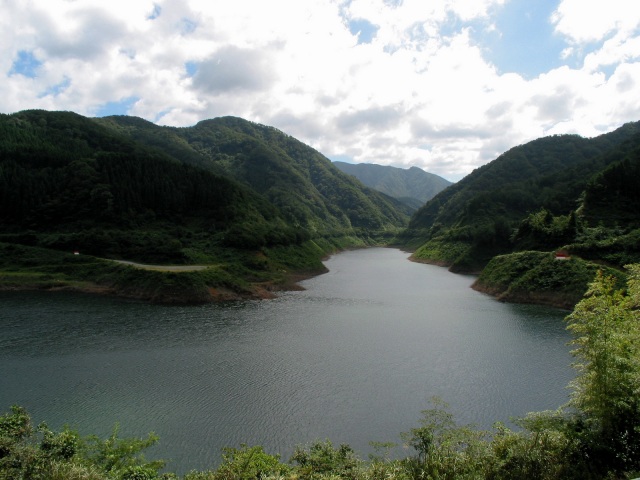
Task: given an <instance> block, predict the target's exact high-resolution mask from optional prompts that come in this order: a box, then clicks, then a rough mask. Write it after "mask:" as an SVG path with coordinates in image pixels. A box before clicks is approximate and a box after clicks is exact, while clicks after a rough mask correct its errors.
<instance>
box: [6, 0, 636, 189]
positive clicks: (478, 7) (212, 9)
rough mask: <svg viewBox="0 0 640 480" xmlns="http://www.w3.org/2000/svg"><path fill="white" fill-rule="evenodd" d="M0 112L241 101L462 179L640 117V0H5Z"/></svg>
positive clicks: (369, 154)
mask: <svg viewBox="0 0 640 480" xmlns="http://www.w3.org/2000/svg"><path fill="white" fill-rule="evenodd" d="M0 6H1V7H2V10H1V11H2V17H1V18H0V44H1V45H2V48H1V49H0V75H2V76H3V78H2V80H1V81H0V112H2V113H13V112H16V111H19V110H24V109H29V108H44V109H47V110H71V111H74V112H77V113H80V114H82V115H86V116H104V115H112V114H127V115H136V116H139V117H143V118H145V119H148V120H151V121H153V122H155V123H157V124H160V125H174V126H189V125H193V124H195V123H197V122H198V121H200V120H203V119H207V118H213V117H217V116H222V115H235V116H240V117H243V118H246V119H248V120H252V121H255V122H259V123H263V124H266V125H272V126H275V127H277V128H279V129H280V130H283V131H284V132H286V133H288V134H290V135H293V136H294V137H296V138H298V139H300V140H302V141H304V142H305V143H307V144H309V145H311V146H313V147H314V148H316V149H318V150H319V151H321V152H322V153H323V154H324V155H326V156H327V157H329V158H330V159H332V160H344V161H349V162H355V163H363V162H366V163H378V164H382V165H394V166H397V167H403V168H404V167H409V166H412V165H415V166H419V167H421V168H424V169H425V170H427V171H429V172H432V173H436V174H438V175H441V176H443V177H445V178H447V179H449V180H453V181H455V180H458V179H460V178H462V177H463V176H464V175H466V174H467V173H469V172H470V171H472V170H473V169H474V168H476V167H478V166H480V165H483V164H484V163H487V162H488V161H490V160H493V159H494V158H496V157H497V156H498V155H499V154H500V153H502V152H504V151H506V150H508V149H509V148H510V147H513V146H515V145H518V144H522V143H525V142H527V141H529V140H533V139H535V138H538V137H541V136H545V135H553V134H561V133H578V134H580V135H583V136H588V137H591V136H595V135H599V134H601V133H605V132H608V131H611V130H613V129H615V128H617V127H619V126H621V125H622V124H623V123H625V122H629V121H637V120H640V1H638V0H606V1H605V0H269V1H267V0H149V1H147V0H109V1H108V2H106V1H104V0H0Z"/></svg>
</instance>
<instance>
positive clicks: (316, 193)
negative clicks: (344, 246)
mask: <svg viewBox="0 0 640 480" xmlns="http://www.w3.org/2000/svg"><path fill="white" fill-rule="evenodd" d="M98 121H100V122H105V123H109V124H110V125H112V126H114V128H117V129H119V130H120V131H124V132H126V134H127V135H129V136H130V137H131V138H133V139H136V140H137V141H140V142H143V143H145V145H147V146H154V147H159V148H162V149H166V148H167V144H168V145H173V148H174V151H175V150H176V149H177V148H178V147H176V146H175V145H176V143H177V144H178V145H179V148H181V149H182V151H181V152H177V153H176V156H177V157H178V158H180V159H181V160H182V161H184V162H187V163H190V164H196V165H198V166H200V167H202V168H206V169H209V170H211V171H213V172H223V173H224V174H225V175H227V176H229V177H231V178H233V179H235V180H236V181H238V182H241V183H244V184H246V185H247V186H249V187H250V188H251V189H252V190H254V191H256V192H257V193H259V194H261V195H262V196H263V197H265V198H266V199H267V200H269V202H270V203H272V204H273V205H274V206H276V207H277V208H278V209H279V211H280V212H281V214H282V215H283V216H284V218H285V219H286V220H287V222H289V223H290V224H291V225H294V226H295V227H297V228H302V229H305V230H306V231H308V232H309V233H310V234H311V235H312V236H327V235H329V236H343V235H353V234H356V235H365V236H372V235H373V236H376V235H383V236H385V235H386V236H389V237H390V236H392V235H393V234H395V233H396V232H397V231H398V229H399V228H400V227H402V226H404V225H406V222H407V221H408V214H409V210H408V209H407V208H406V206H404V205H403V204H401V203H400V202H399V201H397V200H395V199H392V198H390V197H388V196H385V195H383V194H380V193H379V192H376V191H374V190H372V189H368V188H363V186H362V185H361V184H359V183H358V182H356V181H354V180H353V179H352V178H351V177H349V176H348V175H345V174H343V173H342V172H340V171H339V170H338V169H337V168H335V167H334V166H333V165H332V164H331V162H330V161H329V160H328V159H327V158H326V157H324V156H323V155H321V154H320V153H319V152H317V151H316V150H314V149H312V148H311V147H309V146H307V145H305V144H303V143H302V142H300V141H298V140H296V139H295V138H293V137H291V136H289V135H286V134H284V133H283V132H281V131H279V130H277V129H275V128H273V127H268V126H264V125H259V124H256V123H253V122H249V121H246V120H243V119H241V118H237V117H223V118H216V119H212V120H205V121H202V122H200V123H198V124H197V125H195V126H193V127H188V128H171V127H158V126H156V125H154V124H151V123H149V122H144V121H137V122H136V121H132V120H131V118H130V117H109V118H106V119H99V120H98ZM176 139H178V140H176Z"/></svg>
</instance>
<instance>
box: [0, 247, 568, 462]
mask: <svg viewBox="0 0 640 480" xmlns="http://www.w3.org/2000/svg"><path fill="white" fill-rule="evenodd" d="M406 258H407V254H405V253H403V252H400V251H398V250H394V249H380V248H378V249H367V250H358V251H353V252H346V253H341V254H339V255H336V256H334V257H332V258H331V259H329V260H328V261H327V262H326V266H327V267H328V268H329V270H330V272H329V273H327V274H325V275H321V276H318V277H315V278H313V279H310V280H307V281H305V282H303V285H304V286H305V287H306V290H305V291H302V292H289V293H285V294H283V295H282V296H281V297H279V298H278V299H276V300H268V301H253V302H242V303H234V304H231V305H226V306H220V305H206V306H197V307H162V306H156V305H146V304H142V303H137V302H131V301H123V300H118V299H112V298H101V297H93V296H89V295H78V294H62V293H26V292H24V293H23V292H21V293H12V292H5V293H0V408H1V409H2V411H6V410H7V408H8V407H9V406H10V405H11V404H16V403H17V404H20V405H23V406H25V407H27V408H28V410H29V411H30V412H31V414H32V416H33V417H34V419H35V420H36V421H41V420H46V421H47V423H48V424H49V425H50V426H51V427H53V428H60V427H61V426H62V425H63V424H65V423H66V424H70V425H71V426H72V427H74V428H77V429H78V430H80V432H81V433H82V434H92V433H97V434H99V435H102V436H106V435H108V434H109V433H110V432H111V429H112V427H113V426H114V424H115V423H119V424H120V432H121V434H122V435H123V436H130V435H140V436H142V435H145V434H146V433H148V432H150V431H154V432H156V433H157V434H158V435H160V444H159V445H158V446H157V447H154V450H153V451H152V452H150V454H149V455H148V456H149V457H153V458H158V457H160V458H165V459H168V460H169V469H170V470H172V471H178V472H184V471H187V470H189V469H191V468H196V469H205V468H209V467H213V466H215V465H216V464H217V463H218V462H219V461H220V450H221V448H222V447H224V446H239V445H240V443H248V444H250V445H254V444H260V445H263V446H265V449H266V450H267V451H268V452H269V453H281V454H282V455H283V458H284V459H285V460H286V459H288V458H289V455H290V454H291V452H292V450H293V447H295V445H297V444H306V443H308V442H311V441H313V440H315V439H326V438H328V439H331V440H332V441H333V442H334V443H336V444H338V443H348V444H350V445H351V446H352V447H354V448H355V449H356V450H358V451H359V452H360V453H361V454H362V455H363V456H366V453H368V452H370V448H369V447H368V443H369V442H370V441H398V442H399V437H398V435H399V434H400V432H404V431H408V430H409V429H410V428H412V427H415V426H417V425H418V420H419V418H420V411H421V410H423V409H425V408H428V407H429V403H428V399H429V398H431V397H432V396H434V395H437V396H440V397H441V398H443V399H444V400H445V401H447V402H449V403H450V405H451V407H452V410H453V412H454V413H455V415H456V418H457V419H458V420H459V421H460V422H462V423H477V424H479V425H481V426H485V427H488V426H490V425H491V424H492V423H493V422H494V421H497V420H502V421H508V419H509V418H510V417H512V416H518V415H523V414H525V413H526V412H529V411H535V410H543V409H549V408H556V407H558V406H559V405H561V404H563V403H564V402H566V400H567V390H566V388H565V386H566V385H567V383H568V382H569V380H570V379H571V378H572V377H573V371H572V370H571V368H570V367H569V364H570V362H571V356H570V355H569V347H567V345H566V343H567V341H568V340H569V338H570V337H569V334H568V333H567V332H566V331H565V330H564V322H563V317H564V316H565V315H566V312H562V311H558V310H554V309H548V308H541V307H534V306H518V305H508V304H502V303H499V302H496V301H495V300H493V299H492V298H490V297H487V296H485V295H482V294H479V293H477V292H475V291H473V290H472V289H470V288H469V285H470V284H471V283H472V281H473V278H472V277H468V276H462V275H454V274H452V273H449V272H448V271H447V270H446V269H443V268H439V267H435V266H431V265H422V264H416V263H412V262H409V261H407V260H406Z"/></svg>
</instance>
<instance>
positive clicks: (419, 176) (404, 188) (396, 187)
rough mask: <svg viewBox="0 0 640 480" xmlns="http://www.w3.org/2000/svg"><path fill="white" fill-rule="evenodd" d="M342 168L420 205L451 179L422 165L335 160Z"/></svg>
mask: <svg viewBox="0 0 640 480" xmlns="http://www.w3.org/2000/svg"><path fill="white" fill-rule="evenodd" d="M333 164H334V165H335V166H336V167H338V168H339V169H340V170H341V171H343V172H345V173H348V174H349V175H353V176H354V177H356V178H357V179H358V180H360V181H361V182H362V183H364V184H365V185H367V186H368V187H371V188H374V189H376V190H378V191H380V192H383V193H386V194H387V195H389V196H391V197H394V198H397V199H398V200H401V201H403V202H404V203H406V204H407V205H409V206H411V207H412V208H419V207H421V206H422V205H424V204H425V203H426V202H427V201H429V200H431V199H432V198H433V197H435V196H436V195H437V194H438V193H440V192H441V191H442V190H444V189H445V188H447V187H448V186H449V185H451V182H449V181H448V180H445V179H444V178H442V177H439V176H438V175H434V174H433V173H428V172H425V171H424V170H422V169H421V168H418V167H411V168H409V169H403V168H396V167H390V166H383V165H375V164H370V163H360V164H351V163H345V162H333Z"/></svg>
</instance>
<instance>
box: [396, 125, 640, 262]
mask: <svg viewBox="0 0 640 480" xmlns="http://www.w3.org/2000/svg"><path fill="white" fill-rule="evenodd" d="M639 131H640V124H639V123H630V124H626V125H624V126H623V127H621V128H619V129H617V130H616V131H614V132H611V133H609V134H605V135H601V136H599V137H596V138H593V139H585V138H581V137H579V136H576V135H561V136H553V137H546V138H541V139H538V140H534V141H532V142H529V143H527V144H525V145H521V146H518V147H515V148H512V149H511V150H509V151H508V152H506V153H504V154H503V155H501V156H500V157H498V158H497V159H496V160H494V161H493V162H491V163H489V164H487V165H485V166H483V167H481V168H479V169H477V170H474V171H473V172H472V173H471V174H470V175H468V176H467V177H465V178H464V179H462V180H461V181H460V182H458V183H457V184H455V185H453V186H451V187H449V188H448V189H446V190H444V191H443V192H441V193H440V194H438V195H436V197H434V198H433V199H432V200H431V201H429V202H428V203H427V204H426V205H425V206H424V207H423V208H421V209H420V210H418V212H416V214H415V215H414V216H413V217H412V219H411V221H410V224H409V228H408V229H407V231H406V232H405V234H404V237H403V241H404V242H405V244H406V245H407V246H413V247H414V248H417V247H420V248H418V250H417V251H416V253H415V257H416V258H417V259H419V260H424V261H437V262H440V263H443V264H448V265H452V266H453V268H454V269H458V270H467V271H468V270H471V271H479V270H480V269H481V268H482V267H483V266H484V265H485V264H486V263H487V262H488V261H489V259H490V258H491V257H492V256H494V255H496V254H500V253H507V252H509V251H512V250H514V248H515V246H514V244H513V242H512V236H513V235H514V230H515V229H517V228H518V227H519V226H520V224H521V222H523V221H524V220H525V219H526V218H527V217H528V216H529V215H531V214H534V213H536V212H539V211H540V210H541V209H544V210H545V211H547V212H549V214H550V215H552V216H553V215H569V213H570V212H571V211H573V210H575V208H576V206H577V202H578V199H579V198H580V196H581V195H582V192H583V191H584V190H585V188H587V185H588V184H589V182H590V181H591V179H592V177H593V176H594V175H596V174H598V173H599V172H601V171H602V170H604V169H605V168H606V167H607V166H608V165H611V164H612V163H615V162H616V160H617V159H619V158H620V156H621V155H622V156H624V151H625V149H628V148H629V147H626V146H624V145H626V143H625V142H626V141H629V140H631V139H633V138H636V137H637V135H638V132H639ZM561 245H562V244H561ZM561 245H559V246H561Z"/></svg>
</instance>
